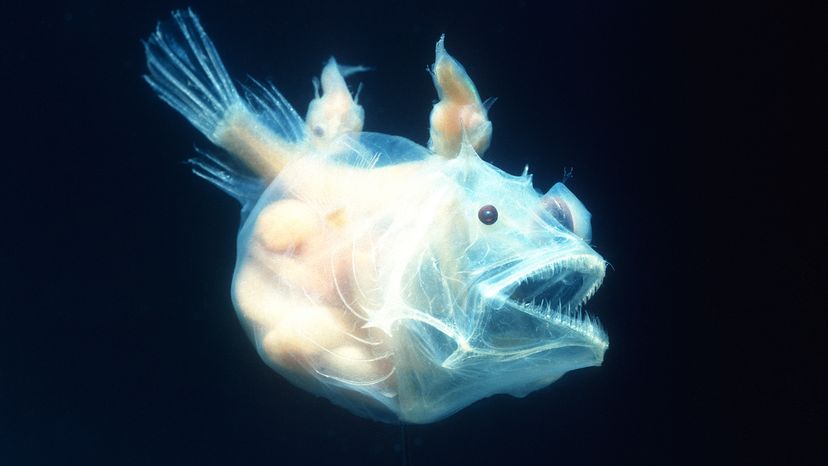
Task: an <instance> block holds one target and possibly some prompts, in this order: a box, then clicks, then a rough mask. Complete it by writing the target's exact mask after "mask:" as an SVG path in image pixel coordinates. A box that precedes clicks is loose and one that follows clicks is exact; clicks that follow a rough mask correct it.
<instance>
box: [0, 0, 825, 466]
mask: <svg viewBox="0 0 828 466" xmlns="http://www.w3.org/2000/svg"><path fill="white" fill-rule="evenodd" d="M142 3H143V2H141V3H138V2H135V3H134V4H133V5H131V6H122V7H115V6H111V5H110V3H109V2H65V3H64V4H63V5H58V6H48V5H45V4H44V5H40V4H38V6H37V7H32V8H31V9H24V8H19V7H17V6H9V7H8V8H6V7H4V10H5V17H4V18H3V20H2V21H3V23H4V27H3V31H4V32H3V35H4V36H8V37H6V38H5V39H4V40H3V44H2V45H0V47H2V52H3V53H2V54H0V66H2V73H3V82H4V83H6V85H5V86H4V97H5V100H6V102H7V104H6V112H4V113H5V114H6V117H7V118H8V119H9V120H10V122H11V125H9V124H8V123H7V124H6V125H5V128H4V142H6V144H5V145H4V150H3V153H4V155H3V165H4V167H5V169H6V170H5V176H4V177H3V178H4V180H3V183H2V192H3V200H4V204H5V207H4V212H3V219H4V226H3V229H4V230H5V231H4V236H7V239H5V240H4V241H3V252H2V254H3V259H2V261H3V267H2V268H3V276H4V278H3V280H2V284H0V291H3V295H4V296H7V297H8V299H7V300H5V302H4V303H3V304H2V310H0V332H2V338H0V464H9V465H18V464H86V465H99V464H100V465H108V464H364V465H368V464H389V465H391V464H402V461H403V459H402V454H401V449H402V444H401V438H400V429H399V427H398V426H392V425H384V424H379V423H375V422H371V421H367V420H364V419H360V418H357V417H355V416H353V415H351V414H348V413H347V412H345V411H344V410H342V409H339V408H336V407H334V406H332V405H331V404H330V403H329V402H327V401H326V400H324V399H321V398H315V397H313V396H311V395H309V394H307V393H305V392H303V391H300V390H299V389H296V388H294V387H293V386H291V385H290V384H289V383H287V382H286V381H285V380H283V379H281V378H280V377H279V376H277V375H276V374H275V373H273V372H272V371H271V370H270V369H268V368H267V367H266V366H265V365H264V364H263V363H262V362H261V361H260V360H259V358H258V356H257V355H256V353H255V352H254V350H253V347H252V345H251V344H250V343H249V342H248V340H247V337H246V336H245V334H244V333H243V331H242V329H241V327H240V325H239V323H238V322H237V319H236V316H235V313H234V312H233V310H232V306H231V303H230V297H229V282H230V278H231V274H232V269H233V264H234V250H235V244H234V241H235V234H236V231H237V227H238V207H237V205H236V204H235V201H233V200H232V199H230V198H229V197H227V196H225V195H224V194H223V193H221V192H219V191H218V190H217V189H214V188H213V187H211V186H209V185H208V184H207V183H205V182H203V181H201V180H199V179H197V178H196V177H194V176H192V175H191V174H190V173H189V170H188V168H187V167H186V166H185V165H183V164H182V163H181V162H182V161H183V160H185V159H187V158H189V157H190V156H191V155H192V154H193V152H194V151H193V144H194V143H195V144H197V145H199V146H201V147H206V146H207V143H206V141H205V140H204V139H203V137H201V136H200V135H199V134H198V133H197V132H196V131H195V130H194V129H192V128H191V127H190V126H189V125H188V124H187V122H186V121H185V120H184V119H183V118H181V117H180V116H179V115H177V114H176V113H175V112H173V111H172V110H171V109H169V108H168V107H166V106H165V105H164V104H163V103H162V102H160V101H159V100H158V99H157V98H155V97H154V95H153V94H152V92H151V91H150V89H149V88H148V87H147V86H146V85H145V84H144V82H143V81H142V80H141V79H140V76H141V74H142V73H143V72H144V71H145V66H144V59H143V51H142V48H141V46H140V40H141V39H142V38H145V37H146V36H147V35H148V34H149V32H150V31H151V30H152V28H153V27H154V25H155V23H156V21H157V20H159V19H165V18H167V17H168V14H169V11H170V10H172V9H173V8H179V7H183V6H186V5H187V4H186V3H182V2H156V3H152V4H151V5H149V6H146V5H144V6H141V4H142ZM571 3H572V4H561V5H554V6H550V5H546V4H544V3H541V2H506V3H504V4H503V5H499V6H487V5H485V4H483V3H479V2H475V3H469V4H467V5H445V4H443V3H441V2H430V3H429V2H422V3H421V2H413V1H396V2H390V1H389V2H377V3H356V4H346V2H317V1H310V2H290V3H286V4H277V3H274V2H261V3H260V2H229V4H227V5H216V4H204V3H203V2H191V5H192V6H193V7H194V8H195V9H196V11H197V12H198V13H199V14H200V15H201V17H202V20H203V22H204V24H205V27H206V28H207V30H208V32H209V33H210V35H211V36H212V38H213V40H214V42H215V43H216V45H217V47H218V49H219V51H220V53H221V54H222V56H223V58H224V60H225V63H226V65H227V67H228V69H229V70H230V72H231V74H232V75H234V77H236V78H243V77H244V76H245V74H250V75H251V76H254V77H256V78H261V79H271V80H273V81H274V82H275V83H276V84H277V86H278V87H279V88H280V89H281V90H282V91H283V93H284V94H285V95H286V97H287V98H288V100H290V101H291V102H293V103H294V105H295V106H296V107H297V109H298V110H299V111H300V113H303V112H304V109H305V108H306V107H305V106H306V104H307V102H308V101H309V99H310V98H311V97H312V87H311V85H310V78H311V77H312V76H314V75H315V74H316V73H318V72H319V70H320V67H321V64H322V63H323V60H325V59H326V58H327V57H328V56H330V55H335V56H336V57H337V58H338V59H339V60H340V61H341V62H343V63H362V64H366V65H370V66H374V67H376V70H375V71H373V72H371V73H368V74H365V75H364V76H363V77H361V79H362V81H363V82H364V84H365V88H364V89H363V92H362V94H361V96H360V103H361V104H362V105H363V106H364V108H365V110H366V115H367V118H366V129H369V130H372V131H382V132H387V133H392V134H400V135H403V136H406V137H409V138H411V139H413V140H414V141H417V142H420V143H424V142H425V141H426V140H427V138H428V135H427V128H428V113H429V111H430V109H431V103H432V101H433V100H434V99H435V98H436V95H435V92H434V90H433V88H432V84H431V82H430V79H429V77H428V75H427V74H426V73H425V66H426V65H427V64H430V63H431V62H432V60H433V55H432V54H433V45H434V43H435V41H436V40H437V38H438V37H439V35H440V34H441V33H445V34H446V35H447V47H448V49H449V51H450V52H451V53H452V54H453V55H454V56H455V57H457V58H458V59H459V60H460V61H461V62H462V63H463V64H464V66H465V67H466V69H467V70H468V71H469V73H470V74H471V76H472V77H473V79H474V80H475V83H476V84H477V86H478V89H479V91H480V92H481V94H482V96H483V97H484V98H485V97H489V96H497V97H498V98H499V100H498V101H497V103H496V104H495V106H494V108H493V110H492V111H491V113H490V117H491V119H492V121H493V122H494V128H495V130H494V139H493V144H492V146H491V149H490V150H489V152H488V154H487V158H488V159H489V160H490V161H492V162H493V163H495V164H496V165H498V166H499V167H501V168H503V169H505V170H507V171H509V172H512V173H517V172H520V170H521V169H522V168H523V166H524V165H525V164H526V163H528V164H529V165H530V167H531V170H532V172H534V173H535V182H536V186H538V187H540V188H542V189H546V188H548V187H549V186H550V185H551V184H552V183H554V182H555V181H558V180H559V179H560V178H561V177H562V175H563V170H564V168H565V167H574V168H575V172H574V178H573V179H572V180H571V181H570V182H569V185H570V187H571V188H572V189H573V191H575V192H576V193H577V195H578V196H579V197H580V198H581V200H583V201H584V203H585V204H586V205H587V207H588V208H589V209H590V210H591V211H592V214H593V238H594V241H593V244H594V245H595V246H596V248H597V250H598V251H599V252H600V253H602V254H603V255H604V256H605V258H606V259H607V260H608V261H609V262H610V263H611V264H612V267H611V268H610V269H609V271H608V276H607V278H606V280H605V284H604V286H603V287H602V289H601V290H600V291H599V293H598V294H597V295H596V296H595V297H594V298H593V299H592V301H591V304H590V306H589V307H590V309H592V310H594V311H595V312H596V313H597V314H598V315H599V316H600V318H601V320H602V322H603V324H604V326H605V327H606V329H607V332H608V334H609V336H610V345H611V346H610V349H609V351H608V352H607V354H606V359H605V363H604V366H603V367H600V368H590V369H586V370H580V371H576V372H573V373H570V374H568V375H567V376H565V377H564V378H563V379H562V380H560V381H559V382H557V383H555V384H553V385H552V386H550V387H549V388H547V389H544V390H541V391H539V392H536V393H534V394H532V395H530V396H528V397H526V398H524V399H514V398H511V397H501V396H499V397H494V398H491V399H487V400H484V401H481V402H479V403H476V404H474V405H473V406H471V407H469V408H467V409H465V410H463V411H462V412H460V413H458V414H456V415H454V416H452V417H450V418H449V419H447V420H445V421H442V422H439V423H436V424H433V425H427V426H412V427H409V428H407V435H408V444H407V449H406V452H407V455H408V457H409V464H411V465H427V464H557V465H562V464H671V463H679V462H685V461H687V462H703V463H718V462H724V461H727V462H737V463H739V462H750V459H751V458H757V459H758V460H759V462H765V461H767V462H770V463H787V462H794V463H797V462H798V463H802V462H808V461H815V462H818V461H819V458H818V455H824V454H825V444H824V439H825V438H828V437H825V435H824V434H825V433H826V427H825V421H824V419H825V415H824V413H825V401H823V399H822V397H821V396H819V395H820V394H822V395H824V394H825V392H824V388H825V385H824V373H825V369H824V367H825V364H824V361H823V360H821V359H820V358H819V357H818V356H819V354H821V353H820V352H821V351H824V349H825V345H824V343H823V342H824V338H825V330H826V327H825V318H824V292H822V291H821V290H820V286H824V285H818V282H817V281H816V280H817V278H816V277H818V276H819V274H820V273H822V272H824V265H822V263H823V261H821V260H820V259H819V258H820V257H821V254H822V253H823V252H824V236H823V233H824V232H823V231H822V230H819V229H815V228H814V227H813V225H814V224H815V223H816V218H819V217H824V214H825V201H824V199H825V196H824V187H823V183H824V182H825V179H824V175H825V171H824V168H822V169H820V168H817V166H816V165H814V160H816V159H824V149H825V146H824V139H823V138H821V137H817V136H816V135H817V134H818V132H819V131H818V130H817V128H818V126H817V121H818V120H817V119H816V118H814V115H810V112H813V113H817V111H818V110H819V111H821V108H822V105H824V94H823V93H822V91H821V90H820V87H821V86H820V85H819V83H822V84H823V85H824V82H825V81H824V62H823V61H822V59H821V58H819V57H820V53H819V46H818V45H817V44H819V43H820V40H819V39H820V38H821V32H819V30H818V28H817V27H816V24H817V23H816V22H817V20H816V18H817V17H819V15H818V14H816V8H813V10H814V11H812V12H809V11H802V12H799V11H794V10H793V9H792V8H790V9H789V8H781V7H771V6H763V5H755V4H753V5H752V6H751V8H749V9H744V10H743V9H738V8H735V7H730V8H728V9H724V8H723V7H716V8H714V7H712V6H711V7H709V8H707V7H701V6H693V7H690V6H676V5H673V4H670V5H668V4H667V3H668V2H571ZM823 113H824V112H823ZM822 130H823V131H824V127H823V128H822ZM820 148H821V151H822V152H821V155H820ZM820 170H821V171H820ZM787 182H793V184H794V187H793V188H788V187H783V186H782V185H781V183H787ZM788 195H790V197H791V200H790V201H788V200H787V199H788V198H787V196H788ZM794 198H796V199H794ZM803 202H805V203H810V204H808V205H807V206H804V205H803V204H802V203H803ZM799 209H802V211H800V210H799ZM805 211H807V212H808V214H809V215H808V216H802V215H800V214H802V213H803V212H805ZM728 222H733V223H728ZM756 223H758V224H761V226H759V227H757V228H754V227H753V225H754V224H756ZM769 228H770V229H769ZM780 230H781V231H780ZM780 249H784V251H783V253H782V254H781V255H780V256H779V257H782V256H784V258H781V259H773V258H771V256H772V255H773V254H778V253H779V251H780ZM774 257H776V256H774ZM759 270H766V271H767V273H757V274H756V277H754V278H750V279H748V278H745V274H746V273H756V272H758V271H759ZM734 296H736V297H737V298H738V302H736V303H735V304H734V301H733V299H734ZM751 298H754V299H755V300H756V303H754V302H753V301H752V300H751ZM780 314H781V315H782V316H784V317H780ZM810 314H813V317H809V320H806V319H805V316H806V315H810ZM806 346H807V348H806ZM803 368H805V369H807V372H799V371H800V370H801V369H803ZM803 374H804V375H803ZM820 439H821V440H820ZM723 447H724V448H727V452H728V453H722V452H720V451H719V450H718V449H719V448H723ZM754 464H755V463H754Z"/></svg>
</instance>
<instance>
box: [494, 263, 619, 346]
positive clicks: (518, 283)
mask: <svg viewBox="0 0 828 466" xmlns="http://www.w3.org/2000/svg"><path fill="white" fill-rule="evenodd" d="M604 271H605V263H604V261H603V259H601V257H600V256H597V255H595V254H574V255H569V256H566V257H563V258H561V257H558V258H555V259H546V260H544V259H543V258H539V259H538V260H524V261H521V262H520V263H518V264H517V265H513V266H510V267H508V268H505V267H504V268H503V269H500V270H499V271H497V272H496V273H494V274H493V275H489V278H488V279H487V280H485V283H484V284H482V285H481V293H482V295H483V297H484V299H485V300H486V302H487V305H488V306H490V307H492V308H494V309H496V310H499V309H502V308H504V307H505V308H508V309H509V310H514V311H520V312H522V313H525V314H528V315H530V316H533V317H535V318H538V319H541V320H543V321H545V322H547V323H549V324H551V325H554V326H556V327H560V328H561V329H562V330H567V331H572V332H574V333H576V334H578V335H581V336H582V337H584V338H586V339H588V340H589V341H591V342H592V343H594V344H596V345H600V346H603V347H606V346H607V345H608V342H607V336H606V333H605V332H604V331H603V329H602V328H601V326H600V324H599V322H598V320H597V319H596V318H595V317H594V316H592V315H590V314H589V313H587V312H586V311H585V310H584V309H583V306H584V304H585V303H586V302H587V301H588V300H589V298H591V297H592V295H593V294H595V292H596V291H597V290H598V288H599V287H600V286H601V282H602V281H603V279H604Z"/></svg>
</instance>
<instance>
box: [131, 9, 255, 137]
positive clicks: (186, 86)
mask: <svg viewBox="0 0 828 466" xmlns="http://www.w3.org/2000/svg"><path fill="white" fill-rule="evenodd" d="M172 16H173V20H172V21H168V22H163V23H159V24H158V26H157V27H156V30H155V32H154V33H153V34H152V35H151V36H150V38H149V39H148V40H147V41H145V42H144V50H145V52H146V55H147V68H148V69H149V73H148V74H146V75H144V79H145V80H146V81H147V83H149V85H150V86H151V87H152V88H153V90H154V91H155V92H156V93H157V94H158V96H159V97H160V98H161V99H162V100H164V101H165V102H167V103H168V104H169V105H170V106H172V107H173V108H174V109H176V110H178V112H179V113H181V114H182V115H184V116H185V117H186V118H187V119H188V120H189V121H190V123H192V124H193V126H195V127H196V128H198V129H199V131H201V132H202V133H204V135H206V136H207V137H208V138H210V139H211V140H213V133H214V132H215V130H216V127H218V126H219V124H220V123H221V122H222V120H223V118H224V116H225V113H226V112H227V111H228V109H230V108H231V107H233V106H234V105H239V104H241V105H243V102H242V100H241V97H240V96H239V94H238V92H237V90H236V88H235V87H234V86H233V83H232V81H231V80H230V76H229V75H228V74H227V70H225V68H224V64H223V63H222V62H221V59H220V58H219V56H218V52H216V49H215V47H214V46H213V42H212V41H211V40H210V38H209V37H207V33H205V32H204V28H202V26H201V23H200V22H199V20H198V17H197V16H196V15H195V13H193V11H192V10H190V9H187V10H180V11H174V12H173V13H172Z"/></svg>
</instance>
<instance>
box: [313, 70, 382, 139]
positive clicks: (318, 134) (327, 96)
mask: <svg viewBox="0 0 828 466" xmlns="http://www.w3.org/2000/svg"><path fill="white" fill-rule="evenodd" d="M367 70H368V68H366V67H364V66H342V65H338V64H337V63H336V60H334V59H333V58H331V59H330V60H328V63H327V64H326V65H325V67H324V68H323V69H322V75H321V76H320V79H319V80H314V82H313V84H314V86H315V87H316V98H314V99H313V100H312V101H311V103H310V105H308V115H307V117H306V118H305V121H306V124H307V129H308V132H309V134H310V138H311V141H313V143H314V145H316V146H317V147H320V146H321V147H325V146H327V145H328V144H329V143H331V142H332V141H334V140H335V139H336V138H338V137H339V136H341V135H343V134H347V133H358V132H360V131H362V125H363V123H364V122H365V112H364V110H363V109H362V106H360V105H359V104H358V103H357V96H356V95H355V96H351V92H350V91H349V90H348V86H347V85H346V84H345V77H347V76H349V75H351V74H353V73H358V72H361V71H367ZM320 87H321V88H322V94H321V95H320V94H319V88H320ZM357 94H358V92H357Z"/></svg>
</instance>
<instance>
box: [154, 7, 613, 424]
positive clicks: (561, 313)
mask: <svg viewBox="0 0 828 466" xmlns="http://www.w3.org/2000/svg"><path fill="white" fill-rule="evenodd" d="M146 48H147V57H148V59H147V61H148V66H149V70H150V71H149V74H148V76H147V77H146V78H147V81H148V82H149V83H150V85H151V86H152V87H153V88H154V89H155V90H156V91H157V92H158V94H159V96H160V97H161V98H162V99H164V100H165V101H167V102H168V103H170V105H172V106H173V107H174V108H176V109H177V110H179V111H180V112H181V113H182V114H183V115H184V116H185V117H187V118H188V119H189V120H190V121H191V122H192V123H193V124H194V125H195V126H196V127H197V128H198V129H200V130H201V131H202V132H203V133H204V134H205V135H206V136H207V137H208V138H209V139H210V140H211V141H212V142H213V143H215V144H216V145H217V146H219V147H220V148H222V149H223V150H224V151H226V153H223V154H224V155H221V156H215V155H207V154H205V158H202V159H199V160H195V161H193V164H194V169H195V172H196V174H198V175H200V176H202V177H204V178H206V179H208V180H209V181H211V182H213V183H215V184H216V185H218V186H219V187H220V188H222V189H223V190H225V191H226V192H228V193H229V194H231V195H232V196H234V197H236V198H237V199H239V201H240V202H241V203H242V226H241V229H240V232H239V237H238V244H237V250H238V258H237V262H236V269H235V272H234V277H233V283H232V297H233V303H234V305H235V307H236V311H237V313H238V315H239V318H240V320H241V322H242V324H243V325H244V326H245V328H246V329H247V331H248V333H249V335H250V336H251V339H252V340H253V342H254V343H255V346H256V348H257V350H258V352H259V354H260V355H261V357H262V359H263V360H264V361H265V362H266V363H267V364H268V365H270V366H271V367H272V368H273V369H274V370H276V371H277V372H279V373H280V374H282V375H283V376H284V377H286V378H287V379H289V380H291V381H292V382H293V383H294V384H296V385H298V386H300V387H302V388H304V389H306V390H308V391H311V392H313V393H316V394H319V395H321V396H325V397H327V398H328V399H330V400H331V401H333V402H334V403H336V404H338V405H341V406H343V407H345V408H347V409H349V410H350V411H352V412H354V413H356V414H359V415H362V416H366V417H370V418H373V419H378V420H382V421H387V422H411V423H427V422H433V421H436V420H439V419H442V418H444V417H446V416H449V415H451V414H452V413H454V412H456V411H458V410H460V409H462V408H463V407H465V406H467V405H469V404H471V403H473V402H475V401H476V400H479V399H481V398H484V397H487V396H491V395H493V394H498V393H508V394H512V395H515V396H523V395H525V394H527V393H529V392H531V391H534V390H536V389H538V388H542V387H544V386H546V385H548V384H549V383H551V382H553V381H555V380H556V379H558V378H559V377H561V376H562V375H563V374H564V373H566V372H568V371H570V370H573V369H577V368H582V367H587V366H593V365H599V364H600V363H601V361H602V359H603V354H604V351H605V350H606V348H607V346H608V343H607V338H606V334H605V333H604V332H603V330H602V329H601V328H600V326H599V325H598V322H597V321H596V320H595V319H594V318H593V317H591V316H590V315H589V314H587V313H586V312H585V311H583V310H582V306H583V304H584V303H585V302H586V301H587V300H588V299H589V297H590V296H591V295H592V294H593V293H594V292H595V291H596V290H597V289H598V287H599V286H600V284H601V281H602V280H603V277H604V272H605V262H604V260H603V259H602V258H601V257H600V256H599V255H598V254H597V253H596V252H595V251H594V250H592V248H591V247H590V246H589V240H590V238H591V231H590V226H589V225H590V223H589V212H588V211H587V210H586V209H585V208H584V206H583V205H582V204H581V203H580V202H579V201H578V200H577V198H576V197H575V196H574V195H573V194H572V193H571V192H570V191H569V190H568V189H567V188H566V186H564V185H563V184H562V183H558V184H556V185H555V186H554V187H553V188H552V189H550V190H549V191H548V192H547V193H546V194H541V193H539V192H537V191H536V190H535V189H534V188H533V187H532V181H531V177H530V176H529V175H528V174H526V173H524V174H523V175H521V176H512V175H509V174H507V173H504V172H503V171H501V170H499V169H497V168H496V167H494V166H492V165H491V164H489V163H487V162H485V161H484V160H483V159H482V158H481V157H480V155H481V154H482V153H483V152H484V151H485V150H486V148H487V147H488V145H489V141H490V137H491V131H492V125H491V123H490V122H489V120H488V117H487V106H486V104H484V103H482V102H481V101H480V98H479V96H478V94H477V90H476V89H475V88H474V85H473V84H472V82H471V79H470V78H469V77H468V75H467V74H466V72H465V70H464V69H463V67H462V66H461V65H460V64H459V63H458V62H457V61H456V60H454V59H453V58H452V57H451V56H449V55H448V54H447V53H446V51H445V48H444V46H443V40H442V39H441V40H440V41H439V42H438V44H437V57H436V60H435V64H434V66H433V67H432V69H431V72H432V75H433V77H434V82H435V85H436V87H437V90H438V94H439V96H440V101H439V102H438V103H437V104H435V106H434V109H433V111H432V116H431V128H430V140H429V144H428V147H427V148H426V147H424V146H421V145H418V144H416V143H414V142H411V141H409V140H407V139H404V138H401V137H396V136H389V135H383V134H378V133H370V132H363V131H362V127H363V119H364V112H363V110H362V107H360V106H359V104H358V103H357V100H356V98H355V97H354V96H353V95H352V94H351V93H350V92H349V90H348V88H347V86H346V84H345V77H347V76H349V75H350V74H353V73H355V72H359V71H364V70H365V68H364V67H345V66H341V65H339V64H337V63H336V61H334V60H333V59H331V60H330V61H329V62H328V63H327V65H326V66H325V68H324V69H323V72H322V79H321V81H319V82H318V83H317V84H316V85H317V96H316V98H315V99H314V100H313V101H312V102H311V104H310V106H309V110H308V114H307V116H306V118H304V119H302V118H301V117H299V115H298V114H297V113H296V112H295V111H294V110H293V107H291V106H290V105H289V104H288V103H287V101H286V100H285V99H284V98H283V97H282V96H281V94H279V93H278V91H276V90H275V88H273V87H272V86H270V87H269V86H265V85H262V84H259V83H256V82H253V83H252V84H251V85H250V86H249V87H245V88H244V89H243V92H242V93H241V94H240V93H239V92H238V90H237V89H236V88H235V86H234V85H233V84H232V83H231V81H230V80H229V78H228V77H227V73H226V71H225V70H224V67H223V65H221V61H220V60H219V58H218V54H217V53H216V51H215V49H214V47H213V45H212V43H211V42H210V40H209V38H207V36H206V34H205V33H204V31H203V29H202V27H201V25H200V24H199V22H198V19H197V17H196V16H195V15H194V14H193V13H192V12H191V11H187V12H177V13H174V20H173V22H172V23H170V24H165V25H161V26H159V29H158V30H157V31H156V33H155V34H153V35H152V36H151V38H150V39H149V40H148V41H147V43H146Z"/></svg>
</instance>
